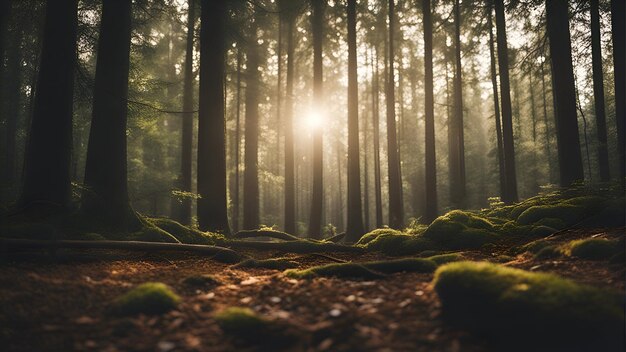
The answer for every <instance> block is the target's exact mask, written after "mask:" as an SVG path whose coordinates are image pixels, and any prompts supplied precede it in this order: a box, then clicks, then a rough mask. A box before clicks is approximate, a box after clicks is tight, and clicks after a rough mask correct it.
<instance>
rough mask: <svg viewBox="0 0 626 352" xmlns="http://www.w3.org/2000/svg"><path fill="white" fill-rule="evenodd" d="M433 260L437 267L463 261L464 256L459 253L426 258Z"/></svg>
mask: <svg viewBox="0 0 626 352" xmlns="http://www.w3.org/2000/svg"><path fill="white" fill-rule="evenodd" d="M426 259H428V260H432V261H433V262H435V264H437V265H443V264H447V263H452V262H458V261H461V260H463V256H462V255H461V254H459V253H448V254H437V255H433V256H430V257H428V258H426Z"/></svg>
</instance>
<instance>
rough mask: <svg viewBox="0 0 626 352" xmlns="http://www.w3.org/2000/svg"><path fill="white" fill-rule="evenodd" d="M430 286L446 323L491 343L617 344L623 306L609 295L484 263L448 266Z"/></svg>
mask: <svg viewBox="0 0 626 352" xmlns="http://www.w3.org/2000/svg"><path fill="white" fill-rule="evenodd" d="M433 284H434V287H435V291H436V292H437V294H438V295H439V298H440V299H441V302H442V308H443V313H444V317H445V318H446V319H447V320H448V321H450V322H452V323H453V324H457V325H460V326H463V327H466V328H468V329H471V330H475V331H478V332H480V333H482V334H486V335H489V336H490V337H492V338H496V339H503V340H506V339H510V338H512V337H518V338H521V337H523V338H524V339H525V340H526V341H528V339H532V340H533V341H535V342H537V341H541V342H542V343H555V344H558V345H560V346H562V344H563V342H564V341H567V342H573V343H578V342H580V341H581V340H582V341H592V342H593V343H594V346H596V347H597V348H600V346H602V344H608V345H609V346H614V344H620V343H621V336H622V333H623V323H624V313H623V306H622V304H623V302H622V300H621V299H620V297H619V295H618V294H614V293H612V292H607V291H603V290H600V289H597V288H594V287H589V286H584V285H579V284H577V283H575V282H573V281H570V280H566V279H562V278H560V277H557V276H555V275H551V274H544V273H531V272H527V271H524V270H519V269H512V268H506V267H502V266H499V265H495V264H490V263H484V262H483V263H476V262H457V263H451V264H446V265H444V266H442V267H440V268H439V269H438V270H437V272H436V273H435V278H434V280H433ZM574 340H575V341H574ZM598 343H599V344H600V345H598ZM600 349H602V348H600Z"/></svg>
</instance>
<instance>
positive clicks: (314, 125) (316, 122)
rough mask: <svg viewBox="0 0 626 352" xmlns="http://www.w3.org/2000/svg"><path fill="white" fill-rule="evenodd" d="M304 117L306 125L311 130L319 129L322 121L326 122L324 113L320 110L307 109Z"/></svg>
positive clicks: (322, 124)
mask: <svg viewBox="0 0 626 352" xmlns="http://www.w3.org/2000/svg"><path fill="white" fill-rule="evenodd" d="M304 118H305V121H304V122H305V125H306V127H307V128H309V129H312V130H317V129H320V128H322V127H323V126H324V123H326V119H325V118H324V114H323V113H322V112H321V111H319V110H315V109H311V110H309V111H308V112H307V113H306V114H305V115H304Z"/></svg>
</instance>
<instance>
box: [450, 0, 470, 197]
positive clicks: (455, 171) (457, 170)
mask: <svg viewBox="0 0 626 352" xmlns="http://www.w3.org/2000/svg"><path fill="white" fill-rule="evenodd" d="M454 55H455V69H454V87H453V91H454V97H453V100H454V114H453V118H452V120H451V123H450V124H449V127H448V128H450V131H449V133H450V142H451V143H450V148H451V150H450V161H449V162H450V202H451V204H452V206H453V207H455V208H463V207H464V203H465V193H466V190H465V136H464V132H463V80H462V67H461V10H460V5H459V0H455V2H454Z"/></svg>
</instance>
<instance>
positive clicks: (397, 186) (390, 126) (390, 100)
mask: <svg viewBox="0 0 626 352" xmlns="http://www.w3.org/2000/svg"><path fill="white" fill-rule="evenodd" d="M388 15H389V44H388V45H389V50H388V51H389V54H388V57H387V60H388V63H389V64H388V65H389V72H388V74H389V76H388V80H387V97H386V98H387V99H386V103H387V165H388V173H389V226H390V227H392V228H396V229H399V228H401V227H402V226H404V201H403V200H402V179H401V176H400V157H399V155H398V154H399V151H398V141H397V131H396V106H395V104H396V99H395V94H394V93H395V77H394V68H393V67H394V58H395V55H394V35H393V34H394V21H395V14H394V0H389V13H388Z"/></svg>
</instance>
